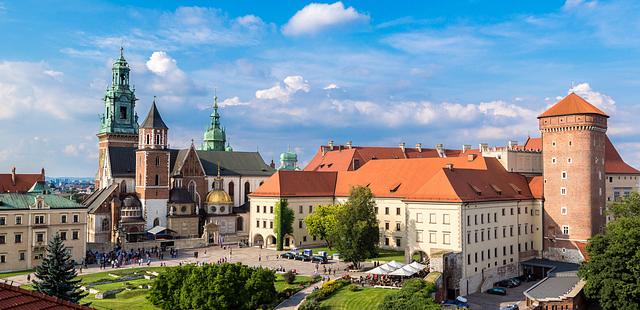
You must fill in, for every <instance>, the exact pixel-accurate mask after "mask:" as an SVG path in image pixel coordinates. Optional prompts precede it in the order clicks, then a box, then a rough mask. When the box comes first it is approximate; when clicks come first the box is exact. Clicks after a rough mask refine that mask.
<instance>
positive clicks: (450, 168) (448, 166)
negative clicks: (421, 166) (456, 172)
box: [444, 164, 453, 171]
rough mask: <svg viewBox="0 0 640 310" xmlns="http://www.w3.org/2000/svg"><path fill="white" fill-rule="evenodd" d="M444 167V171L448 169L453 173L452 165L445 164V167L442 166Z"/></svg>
mask: <svg viewBox="0 0 640 310" xmlns="http://www.w3.org/2000/svg"><path fill="white" fill-rule="evenodd" d="M444 167H445V168H446V169H449V170H450V171H453V164H446V165H444Z"/></svg>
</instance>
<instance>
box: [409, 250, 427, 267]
mask: <svg viewBox="0 0 640 310" xmlns="http://www.w3.org/2000/svg"><path fill="white" fill-rule="evenodd" d="M411 260H412V261H416V262H418V263H421V264H429V254H427V253H426V252H425V251H422V250H415V251H413V253H411Z"/></svg>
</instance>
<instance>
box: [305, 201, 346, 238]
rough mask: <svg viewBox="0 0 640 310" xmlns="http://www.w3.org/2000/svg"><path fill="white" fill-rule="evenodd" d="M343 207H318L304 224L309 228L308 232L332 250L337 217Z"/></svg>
mask: <svg viewBox="0 0 640 310" xmlns="http://www.w3.org/2000/svg"><path fill="white" fill-rule="evenodd" d="M340 208H342V205H339V204H337V205H324V206H318V207H317V208H316V209H315V210H314V211H313V213H311V214H310V215H307V217H306V218H305V219H304V223H305V225H306V226H307V232H308V233H309V235H311V236H315V237H318V238H320V239H321V240H324V241H325V242H326V243H327V247H329V249H331V247H332V246H333V237H334V235H335V234H334V233H333V231H334V230H335V227H336V216H337V215H338V212H340Z"/></svg>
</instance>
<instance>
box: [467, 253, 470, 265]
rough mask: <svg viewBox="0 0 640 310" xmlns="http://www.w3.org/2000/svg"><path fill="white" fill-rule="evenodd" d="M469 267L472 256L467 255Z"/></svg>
mask: <svg viewBox="0 0 640 310" xmlns="http://www.w3.org/2000/svg"><path fill="white" fill-rule="evenodd" d="M467 265H471V254H467Z"/></svg>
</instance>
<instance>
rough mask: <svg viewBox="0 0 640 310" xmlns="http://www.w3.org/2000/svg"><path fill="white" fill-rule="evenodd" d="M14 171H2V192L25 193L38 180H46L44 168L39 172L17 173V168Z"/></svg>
mask: <svg viewBox="0 0 640 310" xmlns="http://www.w3.org/2000/svg"><path fill="white" fill-rule="evenodd" d="M14 169H15V168H14ZM13 172H14V173H0V193H24V192H27V191H28V190H29V189H30V188H31V186H33V184H35V183H36V182H39V181H44V169H42V172H41V173H38V174H35V173H33V174H27V173H20V174H18V173H15V170H14V171H13ZM14 175H15V177H14ZM14 178H15V180H14Z"/></svg>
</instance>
